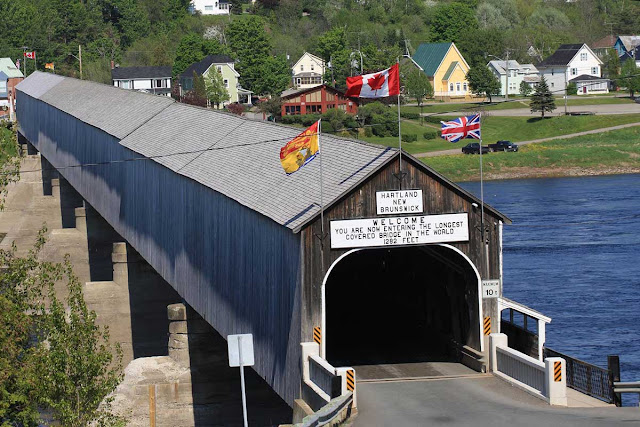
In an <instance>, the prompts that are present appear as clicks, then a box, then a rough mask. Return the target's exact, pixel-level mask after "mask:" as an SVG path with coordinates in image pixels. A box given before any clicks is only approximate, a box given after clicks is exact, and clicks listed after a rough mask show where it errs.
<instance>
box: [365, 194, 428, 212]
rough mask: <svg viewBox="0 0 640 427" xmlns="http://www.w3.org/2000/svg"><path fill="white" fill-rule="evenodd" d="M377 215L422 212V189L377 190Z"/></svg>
mask: <svg viewBox="0 0 640 427" xmlns="http://www.w3.org/2000/svg"><path fill="white" fill-rule="evenodd" d="M376 210H377V213H378V215H393V214H396V215H397V214H417V213H422V211H423V209H422V190H400V191H377V192H376Z"/></svg>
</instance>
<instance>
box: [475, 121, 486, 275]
mask: <svg viewBox="0 0 640 427" xmlns="http://www.w3.org/2000/svg"><path fill="white" fill-rule="evenodd" d="M478 122H479V124H480V129H482V113H478ZM480 227H481V228H482V230H481V233H480V234H481V236H482V264H483V269H484V270H485V273H484V274H485V278H488V277H489V265H488V262H487V261H488V259H487V255H488V254H486V253H485V252H486V251H485V248H486V244H485V237H484V233H485V229H484V181H483V176H482V130H481V131H480Z"/></svg>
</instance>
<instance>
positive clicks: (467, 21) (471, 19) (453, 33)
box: [431, 2, 478, 42]
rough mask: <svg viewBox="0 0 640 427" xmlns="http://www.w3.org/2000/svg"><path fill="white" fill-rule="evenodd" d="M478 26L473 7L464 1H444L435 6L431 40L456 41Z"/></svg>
mask: <svg viewBox="0 0 640 427" xmlns="http://www.w3.org/2000/svg"><path fill="white" fill-rule="evenodd" d="M477 27H478V21H477V20H476V15H475V12H474V11H473V9H472V8H471V7H470V6H468V5H467V4H466V3H458V2H453V3H444V4H440V5H439V6H437V8H436V11H435V13H434V14H433V18H432V20H431V40H432V41H434V42H457V41H458V39H459V38H460V36H461V35H462V34H463V33H464V32H466V31H470V30H474V29H476V28H477Z"/></svg>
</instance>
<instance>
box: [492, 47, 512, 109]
mask: <svg viewBox="0 0 640 427" xmlns="http://www.w3.org/2000/svg"><path fill="white" fill-rule="evenodd" d="M488 56H491V57H493V58H496V59H497V60H499V61H504V62H505V64H506V71H507V81H506V83H505V86H507V87H506V89H505V90H504V100H505V101H508V100H509V50H507V60H506V61H505V60H504V59H502V58H498V57H497V56H495V55H488Z"/></svg>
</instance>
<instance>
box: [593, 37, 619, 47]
mask: <svg viewBox="0 0 640 427" xmlns="http://www.w3.org/2000/svg"><path fill="white" fill-rule="evenodd" d="M617 39H618V38H617V37H616V36H613V35H611V34H609V35H608V36H604V37H603V38H601V39H600V40H598V41H595V42H593V43H591V49H606V48H611V47H613V46H614V45H615V44H616V40H617Z"/></svg>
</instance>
